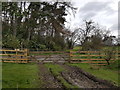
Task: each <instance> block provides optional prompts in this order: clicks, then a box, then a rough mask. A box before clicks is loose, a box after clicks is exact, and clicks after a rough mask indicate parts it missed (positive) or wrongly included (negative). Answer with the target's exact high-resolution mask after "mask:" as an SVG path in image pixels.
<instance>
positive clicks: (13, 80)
mask: <svg viewBox="0 0 120 90" xmlns="http://www.w3.org/2000/svg"><path fill="white" fill-rule="evenodd" d="M2 75H3V77H2V87H3V88H36V87H38V86H39V85H38V82H39V80H38V67H37V65H36V64H32V63H31V64H13V63H3V66H2Z"/></svg>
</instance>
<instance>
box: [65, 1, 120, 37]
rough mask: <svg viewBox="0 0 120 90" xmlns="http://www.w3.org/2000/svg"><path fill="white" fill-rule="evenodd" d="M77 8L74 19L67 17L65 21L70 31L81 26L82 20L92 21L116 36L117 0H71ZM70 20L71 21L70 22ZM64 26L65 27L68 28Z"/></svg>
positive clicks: (70, 16)
mask: <svg viewBox="0 0 120 90" xmlns="http://www.w3.org/2000/svg"><path fill="white" fill-rule="evenodd" d="M71 1H72V2H73V5H74V7H77V8H78V9H77V11H76V14H75V17H73V16H72V15H68V16H67V17H66V18H67V21H68V22H69V25H70V26H71V29H73V28H75V27H78V26H80V25H81V24H83V20H84V19H92V20H93V21H95V22H97V23H98V24H100V25H103V26H105V27H106V28H109V29H110V30H111V31H112V32H113V35H117V33H118V30H115V29H117V23H118V0H107V1H105V0H89V1H88V0H71ZM70 19H71V20H70ZM69 25H68V24H66V26H69Z"/></svg>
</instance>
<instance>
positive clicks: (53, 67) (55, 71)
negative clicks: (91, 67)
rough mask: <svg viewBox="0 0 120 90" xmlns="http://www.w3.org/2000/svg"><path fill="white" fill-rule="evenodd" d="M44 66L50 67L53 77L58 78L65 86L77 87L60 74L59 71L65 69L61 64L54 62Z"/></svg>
mask: <svg viewBox="0 0 120 90" xmlns="http://www.w3.org/2000/svg"><path fill="white" fill-rule="evenodd" d="M45 66H46V67H47V68H48V69H51V70H52V72H53V75H54V76H55V77H57V79H58V80H59V81H60V82H61V83H62V84H63V85H64V86H65V87H66V88H78V87H77V86H74V85H71V84H69V83H68V82H67V81H66V80H65V79H64V78H63V77H62V76H61V75H60V73H61V72H62V71H65V69H64V68H62V67H61V66H59V65H56V64H45Z"/></svg>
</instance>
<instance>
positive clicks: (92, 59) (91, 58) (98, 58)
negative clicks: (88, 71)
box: [70, 51, 120, 65]
mask: <svg viewBox="0 0 120 90" xmlns="http://www.w3.org/2000/svg"><path fill="white" fill-rule="evenodd" d="M114 52H115V54H114V56H113V57H112V58H111V60H110V61H109V63H113V62H114V61H115V60H118V59H119V57H120V52H118V51H114ZM106 57H107V55H106V54H105V52H103V51H70V63H89V64H92V65H107V61H106V60H105V59H106Z"/></svg>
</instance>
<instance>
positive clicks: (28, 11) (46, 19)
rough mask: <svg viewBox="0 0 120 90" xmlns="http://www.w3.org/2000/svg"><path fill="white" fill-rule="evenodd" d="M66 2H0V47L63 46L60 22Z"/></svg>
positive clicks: (51, 48)
mask: <svg viewBox="0 0 120 90" xmlns="http://www.w3.org/2000/svg"><path fill="white" fill-rule="evenodd" d="M66 9H74V8H73V7H72V6H71V4H70V3H69V2H3V3H2V37H3V40H2V43H3V48H13V49H15V48H30V49H44V50H45V49H47V50H62V49H65V48H67V44H66V41H65V36H64V35H65V34H67V32H66V30H65V28H64V22H65V17H64V16H66V15H67V14H66Z"/></svg>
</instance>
